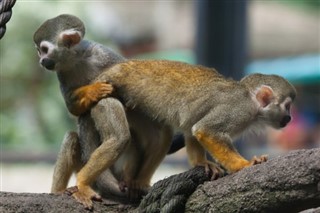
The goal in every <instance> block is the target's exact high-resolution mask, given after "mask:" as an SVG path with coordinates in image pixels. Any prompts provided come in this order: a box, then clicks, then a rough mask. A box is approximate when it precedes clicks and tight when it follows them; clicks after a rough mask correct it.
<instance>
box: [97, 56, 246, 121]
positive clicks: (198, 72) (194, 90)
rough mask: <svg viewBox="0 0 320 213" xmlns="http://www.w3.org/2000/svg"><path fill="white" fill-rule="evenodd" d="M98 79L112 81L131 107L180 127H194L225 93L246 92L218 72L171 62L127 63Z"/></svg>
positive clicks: (117, 66) (118, 92)
mask: <svg viewBox="0 0 320 213" xmlns="http://www.w3.org/2000/svg"><path fill="white" fill-rule="evenodd" d="M98 79H99V80H106V81H108V82H111V83H112V85H114V86H115V88H116V93H117V95H118V96H119V97H120V98H121V99H122V100H123V101H124V104H125V105H126V106H127V107H130V108H135V107H138V108H140V110H142V111H143V112H145V113H146V114H147V115H148V116H150V117H152V118H154V119H159V120H160V121H167V122H168V123H170V124H173V125H174V126H176V127H190V126H191V125H192V124H193V123H194V122H195V121H196V119H197V118H199V117H202V116H204V115H205V114H206V113H207V112H208V111H209V110H211V109H212V108H213V107H215V105H216V104H220V103H221V102H223V101H224V94H227V93H230V92H243V91H242V88H241V85H240V84H238V83H237V82H235V81H233V80H226V79H225V78H224V77H223V76H222V75H221V74H219V73H218V72H217V71H216V70H214V69H211V68H207V67H204V66H199V65H190V64H186V63H182V62H174V61H167V60H145V61H143V60H141V61H140V60H131V61H127V62H124V63H120V64H118V65H115V66H113V67H112V68H110V69H108V70H106V71H105V72H104V73H103V74H102V75H101V76H100V77H98ZM235 87H239V89H238V91H236V90H234V88H235ZM230 90H232V91H230ZM226 99H227V97H226Z"/></svg>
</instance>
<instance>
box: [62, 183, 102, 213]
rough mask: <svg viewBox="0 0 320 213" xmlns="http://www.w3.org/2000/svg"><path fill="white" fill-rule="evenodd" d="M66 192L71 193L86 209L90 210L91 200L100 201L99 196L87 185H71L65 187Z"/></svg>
mask: <svg viewBox="0 0 320 213" xmlns="http://www.w3.org/2000/svg"><path fill="white" fill-rule="evenodd" d="M66 194H68V195H72V196H73V197H74V198H75V199H76V200H77V201H78V202H79V203H82V204H83V205H84V206H85V208H86V209H88V210H92V209H93V203H92V200H95V201H101V196H100V195H98V194H97V193H96V192H95V191H93V190H92V189H91V188H90V187H89V186H73V187H70V188H67V189H66Z"/></svg>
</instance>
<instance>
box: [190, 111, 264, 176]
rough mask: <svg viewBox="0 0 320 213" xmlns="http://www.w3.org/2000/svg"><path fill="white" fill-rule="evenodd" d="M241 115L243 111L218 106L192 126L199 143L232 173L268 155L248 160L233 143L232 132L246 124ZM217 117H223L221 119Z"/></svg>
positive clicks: (256, 162)
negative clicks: (232, 110)
mask: <svg viewBox="0 0 320 213" xmlns="http://www.w3.org/2000/svg"><path fill="white" fill-rule="evenodd" d="M221 107H222V108H223V107H225V106H221ZM226 108H227V107H226ZM225 113H227V114H225ZM243 114H245V113H243ZM218 115H219V116H220V117H219V116H218ZM240 116H241V113H239V112H235V111H234V112H231V110H220V109H218V108H217V109H216V110H213V111H212V112H210V113H209V114H207V116H205V117H204V118H203V119H201V120H200V121H199V122H198V123H196V124H195V125H194V126H193V127H192V134H193V135H194V136H195V137H196V139H197V140H198V141H199V143H200V144H201V145H202V146H203V147H204V148H205V149H206V150H207V151H208V152H209V153H210V155H211V156H212V157H214V158H215V159H216V160H217V161H218V162H219V163H220V164H221V165H222V166H223V167H225V168H226V169H227V170H228V171H229V172H231V173H233V172H237V171H239V170H241V169H243V168H245V167H248V166H251V165H255V164H259V163H262V162H265V161H266V160H267V157H266V156H261V157H260V158H258V157H254V158H253V159H252V160H251V161H248V160H246V159H244V158H243V157H242V156H241V155H240V154H239V153H238V151H237V150H236V149H235V147H234V146H233V145H232V138H231V137H232V134H235V130H239V129H241V126H243V125H244V124H243V122H245V121H246V120H244V119H242V118H241V117H240ZM236 117H237V118H238V119H237V118H236ZM215 118H216V120H215ZM217 118H223V119H221V120H219V119H217ZM237 121H240V122H237Z"/></svg>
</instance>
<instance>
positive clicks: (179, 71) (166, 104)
mask: <svg viewBox="0 0 320 213" xmlns="http://www.w3.org/2000/svg"><path fill="white" fill-rule="evenodd" d="M96 82H111V83H112V85H113V86H114V87H115V88H116V91H117V94H118V95H119V98H120V99H121V100H122V101H123V103H124V104H125V105H126V107H128V108H135V109H139V110H141V111H143V112H145V113H146V115H147V116H148V117H150V119H156V120H157V121H159V122H161V123H165V124H166V125H169V126H170V127H172V128H177V129H180V130H181V131H182V132H183V133H184V137H185V141H186V147H187V153H188V156H189V161H190V163H191V164H192V165H208V164H210V163H209V162H208V161H207V159H206V156H205V151H208V152H209V153H210V154H211V156H212V157H213V158H214V159H216V160H217V161H218V162H219V163H220V164H221V165H222V166H223V167H225V168H226V169H227V170H228V171H229V172H231V173H232V172H237V171H239V170H241V169H243V168H245V167H248V166H250V165H254V164H257V163H261V162H264V161H266V160H267V158H266V156H261V157H254V158H253V159H252V160H251V161H248V160H246V159H244V158H243V157H242V156H241V155H240V154H239V153H238V152H237V150H236V149H235V148H234V146H233V145H232V140H233V139H234V138H235V137H237V136H239V135H240V134H241V133H242V132H244V131H246V130H248V129H251V128H252V129H254V128H263V127H264V126H271V127H273V128H277V129H279V128H283V127H285V126H286V125H287V124H288V123H289V122H290V120H291V116H290V106H291V104H292V102H293V100H294V98H295V96H296V91H295V88H294V87H293V86H292V85H291V84H290V83H289V82H288V81H286V80H285V79H283V78H282V77H280V76H276V75H263V74H252V75H249V76H247V77H245V78H243V79H242V80H241V81H240V82H236V81H233V80H228V79H225V78H224V77H223V76H222V75H220V74H219V73H218V72H217V71H215V70H214V69H209V68H206V67H203V66H194V65H189V64H185V63H180V62H172V61H156V60H150V61H135V60H133V61H126V62H123V63H120V64H117V65H115V66H113V67H112V68H110V69H108V70H106V71H105V72H104V73H103V74H101V75H100V76H99V77H98V80H97V81H96Z"/></svg>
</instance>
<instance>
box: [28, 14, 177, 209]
mask: <svg viewBox="0 0 320 213" xmlns="http://www.w3.org/2000/svg"><path fill="white" fill-rule="evenodd" d="M84 34H85V27H84V24H83V23H82V21H81V20H80V19H79V18H77V17H75V16H72V15H67V14H65V15H60V16H57V17H55V18H52V19H49V20H47V21H46V22H44V23H43V24H42V25H41V26H40V27H39V29H38V30H37V31H36V32H35V34H34V38H33V39H34V42H35V44H36V47H37V50H38V54H39V57H40V61H39V63H40V64H41V65H42V66H43V67H45V68H46V69H48V70H52V71H56V74H57V77H58V79H59V83H60V89H61V92H62V94H63V97H64V100H65V102H66V105H67V108H68V110H69V111H70V112H71V113H72V114H74V115H76V116H79V117H78V127H79V129H78V133H77V132H68V133H67V134H66V136H65V138H64V141H63V144H62V146H61V150H60V153H59V155H58V158H57V162H56V165H55V170H54V174H53V183H52V188H51V192H53V193H56V192H63V191H64V190H65V189H66V187H67V184H68V181H69V179H70V176H71V174H72V173H73V172H77V186H78V190H77V192H75V193H73V196H74V197H75V198H76V199H77V200H78V201H80V202H81V203H83V204H84V205H85V206H86V207H87V208H92V201H91V199H100V196H99V195H98V194H97V193H95V192H94V191H93V190H92V189H91V187H94V188H95V189H97V190H98V191H100V193H101V195H103V196H108V197H111V196H113V197H114V196H116V197H119V199H122V198H127V197H128V196H129V197H130V198H133V199H136V198H140V196H141V195H142V194H144V193H146V190H147V189H148V187H149V185H150V179H151V177H152V175H153V173H154V172H155V170H156V168H157V167H158V165H159V164H160V162H161V161H162V159H163V158H164V156H165V155H166V153H167V152H168V150H169V148H170V144H171V137H168V136H167V135H170V134H167V132H171V129H170V128H167V127H166V126H165V125H160V124H158V123H155V122H153V121H152V120H151V119H150V118H148V117H147V116H145V115H144V114H143V113H142V112H140V111H139V110H136V109H129V110H127V111H125V109H124V107H123V105H122V104H121V103H120V102H119V101H118V100H117V99H114V98H112V97H109V98H106V99H102V98H104V97H106V96H107V95H109V94H111V92H112V89H113V88H112V86H111V85H110V84H106V83H104V82H96V83H94V82H92V81H93V80H94V79H95V78H96V77H97V76H98V75H99V74H101V73H102V72H103V71H104V69H106V68H109V67H111V66H112V65H114V64H117V63H120V62H123V61H126V59H124V58H123V57H121V56H119V55H118V54H116V53H114V52H113V51H111V50H110V49H108V48H106V47H104V46H103V45H101V44H98V43H94V42H91V41H87V40H83V39H82V38H83V36H84ZM101 99H102V100H101ZM90 109H91V110H90ZM119 124H121V125H119ZM179 140H180V141H181V138H180V139H179ZM173 143H174V142H173ZM83 182H84V184H83Z"/></svg>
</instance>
